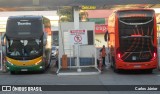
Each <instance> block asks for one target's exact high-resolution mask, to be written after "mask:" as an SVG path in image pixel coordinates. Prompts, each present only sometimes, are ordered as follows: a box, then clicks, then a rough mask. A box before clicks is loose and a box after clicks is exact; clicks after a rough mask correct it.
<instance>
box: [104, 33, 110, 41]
mask: <svg viewBox="0 0 160 94" xmlns="http://www.w3.org/2000/svg"><path fill="white" fill-rule="evenodd" d="M109 39H110V38H109V33H108V31H106V33H105V34H104V40H105V41H106V42H107V41H109Z"/></svg>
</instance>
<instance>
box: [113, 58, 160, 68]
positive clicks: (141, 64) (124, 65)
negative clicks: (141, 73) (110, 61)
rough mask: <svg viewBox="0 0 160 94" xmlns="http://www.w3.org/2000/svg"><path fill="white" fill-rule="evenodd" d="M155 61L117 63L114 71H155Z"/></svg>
mask: <svg viewBox="0 0 160 94" xmlns="http://www.w3.org/2000/svg"><path fill="white" fill-rule="evenodd" d="M157 64H158V63H157V60H154V61H150V62H123V61H117V63H116V69H123V70H145V69H156V68H157Z"/></svg>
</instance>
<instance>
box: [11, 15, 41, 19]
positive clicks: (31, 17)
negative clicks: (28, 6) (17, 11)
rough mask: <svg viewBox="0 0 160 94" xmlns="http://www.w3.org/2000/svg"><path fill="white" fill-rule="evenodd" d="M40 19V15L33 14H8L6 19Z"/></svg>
mask: <svg viewBox="0 0 160 94" xmlns="http://www.w3.org/2000/svg"><path fill="white" fill-rule="evenodd" d="M23 19H25V20H41V19H42V16H38V15H37V16H35V15H20V16H9V18H8V20H23Z"/></svg>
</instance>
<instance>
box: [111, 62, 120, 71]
mask: <svg viewBox="0 0 160 94" xmlns="http://www.w3.org/2000/svg"><path fill="white" fill-rule="evenodd" d="M113 71H114V72H115V73H119V72H120V70H119V69H117V68H116V64H115V63H114V62H113Z"/></svg>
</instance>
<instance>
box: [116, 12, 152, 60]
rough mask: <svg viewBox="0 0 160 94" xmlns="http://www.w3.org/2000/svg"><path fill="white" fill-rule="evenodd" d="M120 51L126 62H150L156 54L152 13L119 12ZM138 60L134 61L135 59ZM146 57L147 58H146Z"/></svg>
mask: <svg viewBox="0 0 160 94" xmlns="http://www.w3.org/2000/svg"><path fill="white" fill-rule="evenodd" d="M118 33H119V43H120V46H119V50H120V52H121V53H122V54H124V56H123V58H122V59H123V60H125V61H135V62H136V61H149V60H150V59H151V58H152V56H153V54H152V53H153V52H154V45H153V40H154V18H153V12H152V11H133V10H132V11H129V12H128V11H126V12H122V13H121V12H119V18H118ZM134 56H135V57H137V58H136V60H132V58H133V57H134ZM144 56H145V57H144Z"/></svg>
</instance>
